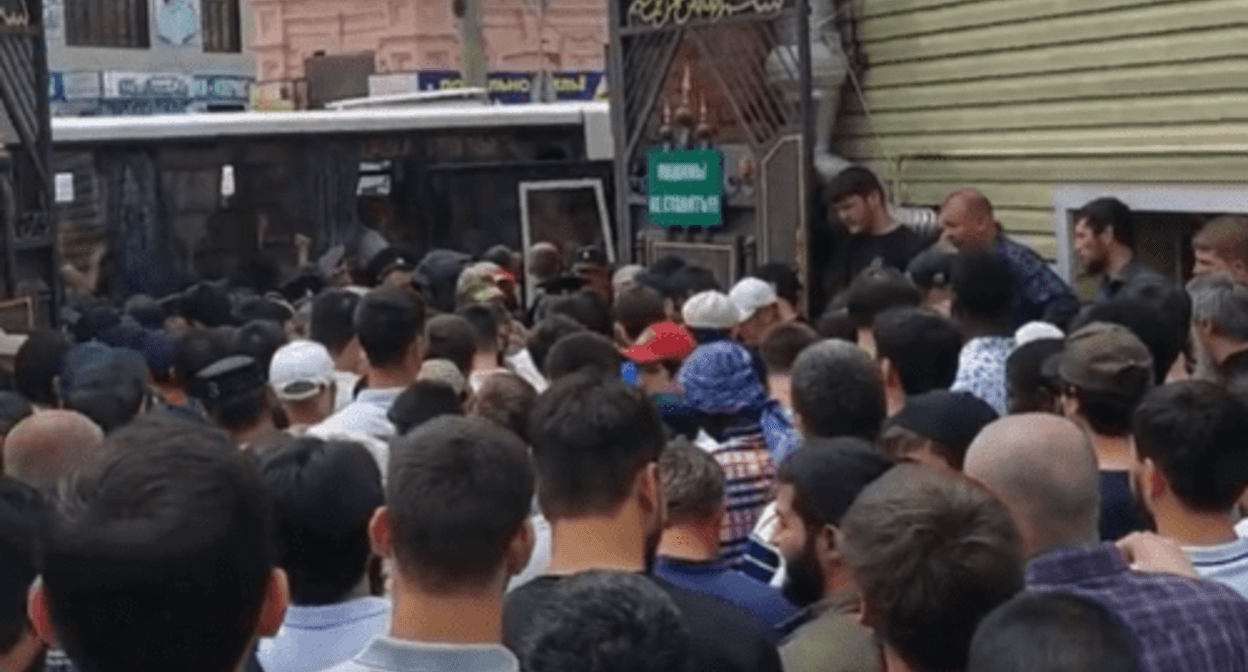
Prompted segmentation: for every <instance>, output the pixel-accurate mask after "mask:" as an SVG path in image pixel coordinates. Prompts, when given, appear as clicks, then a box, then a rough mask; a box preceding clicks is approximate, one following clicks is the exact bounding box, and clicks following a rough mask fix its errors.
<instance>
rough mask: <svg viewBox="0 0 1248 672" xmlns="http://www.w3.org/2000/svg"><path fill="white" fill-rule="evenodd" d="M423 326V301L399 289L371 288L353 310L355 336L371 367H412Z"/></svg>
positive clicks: (418, 354)
mask: <svg viewBox="0 0 1248 672" xmlns="http://www.w3.org/2000/svg"><path fill="white" fill-rule="evenodd" d="M424 328H425V306H424V304H423V303H422V302H421V300H420V299H419V298H417V297H416V295H415V294H413V293H411V292H408V291H405V290H402V289H395V288H393V287H383V288H381V289H375V290H373V291H371V292H369V293H368V294H367V295H365V296H364V298H363V299H360V304H359V305H358V306H356V309H355V332H356V336H357V338H359V339H360V346H361V347H363V348H364V355H365V356H366V357H368V365H369V366H370V367H372V368H374V369H394V368H399V367H403V366H411V367H413V368H415V365H416V364H417V363H418V362H420V355H421V333H422V332H423V331H424Z"/></svg>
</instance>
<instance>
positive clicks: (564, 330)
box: [525, 314, 585, 371]
mask: <svg viewBox="0 0 1248 672" xmlns="http://www.w3.org/2000/svg"><path fill="white" fill-rule="evenodd" d="M579 331H585V325H583V324H581V323H580V322H577V321H576V320H574V319H572V318H570V317H568V316H567V315H557V314H556V315H547V316H546V317H545V318H543V319H542V321H541V322H538V323H537V324H536V325H534V327H533V329H532V331H530V332H529V340H528V341H527V342H526V343H525V347H526V348H527V349H528V351H529V357H531V358H532V359H533V366H535V367H537V370H538V371H545V370H546V356H547V355H548V354H550V349H551V348H553V347H554V345H555V343H558V342H559V339H561V338H563V337H564V336H568V335H570V334H575V333H577V332H579Z"/></svg>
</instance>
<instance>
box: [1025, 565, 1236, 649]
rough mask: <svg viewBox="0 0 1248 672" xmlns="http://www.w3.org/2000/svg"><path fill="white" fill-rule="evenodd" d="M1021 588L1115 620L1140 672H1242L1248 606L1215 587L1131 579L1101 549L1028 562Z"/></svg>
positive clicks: (1133, 575)
mask: <svg viewBox="0 0 1248 672" xmlns="http://www.w3.org/2000/svg"><path fill="white" fill-rule="evenodd" d="M1027 586H1028V587H1029V588H1031V589H1032V590H1036V591H1040V592H1066V593H1072V594H1075V595H1079V596H1081V597H1085V598H1088V599H1090V600H1093V601H1095V602H1098V603H1100V604H1101V605H1103V606H1104V607H1105V608H1106V609H1108V610H1109V611H1111V612H1113V613H1114V614H1116V615H1117V616H1118V617H1119V618H1120V619H1121V620H1122V622H1123V623H1124V624H1126V626H1127V629H1128V630H1130V632H1131V634H1132V635H1133V636H1134V638H1135V641H1136V646H1137V650H1138V651H1139V654H1140V670H1141V672H1243V671H1244V670H1248V601H1245V600H1244V598H1242V597H1240V596H1239V595H1238V594H1237V593H1235V591H1233V590H1231V589H1230V588H1227V587H1226V586H1223V585H1221V584H1217V583H1213V582H1211V581H1204V580H1196V579H1188V578H1184V577H1180V576H1175V575H1171V574H1145V573H1141V572H1135V571H1131V569H1130V568H1129V567H1128V566H1127V564H1126V563H1125V562H1124V561H1123V559H1122V557H1121V556H1120V555H1119V554H1118V551H1117V549H1115V548H1114V546H1113V544H1110V543H1105V544H1101V545H1099V546H1097V547H1095V548H1092V549H1085V548H1067V549H1062V550H1060V551H1055V552H1053V553H1050V554H1048V555H1045V556H1042V557H1040V558H1039V559H1037V560H1034V561H1032V563H1031V564H1030V565H1029V566H1028V567H1027Z"/></svg>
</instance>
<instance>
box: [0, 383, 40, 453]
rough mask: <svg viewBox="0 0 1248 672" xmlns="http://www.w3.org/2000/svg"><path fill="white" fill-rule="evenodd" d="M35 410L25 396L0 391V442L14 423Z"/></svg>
mask: <svg viewBox="0 0 1248 672" xmlns="http://www.w3.org/2000/svg"><path fill="white" fill-rule="evenodd" d="M34 412H35V409H34V407H32V406H31V405H30V402H29V401H27V400H26V397H23V396H22V395H20V394H18V393H16V392H8V391H0V443H3V441H4V437H5V435H7V434H8V433H9V430H11V429H13V427H14V425H16V424H17V423H19V422H21V421H22V420H25V419H26V418H28V417H30V416H31V414H32V413H34Z"/></svg>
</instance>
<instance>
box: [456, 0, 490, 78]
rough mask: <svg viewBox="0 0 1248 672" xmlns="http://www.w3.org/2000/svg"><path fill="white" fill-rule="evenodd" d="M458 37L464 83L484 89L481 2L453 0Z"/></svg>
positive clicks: (483, 40)
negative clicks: (457, 21)
mask: <svg viewBox="0 0 1248 672" xmlns="http://www.w3.org/2000/svg"><path fill="white" fill-rule="evenodd" d="M455 7H456V9H458V10H460V11H457V12H456V14H457V15H458V16H459V35H460V39H461V40H463V62H464V72H463V75H464V81H466V82H467V83H468V86H471V87H479V88H485V87H486V81H485V77H486V64H485V35H483V34H482V32H481V0H455Z"/></svg>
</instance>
